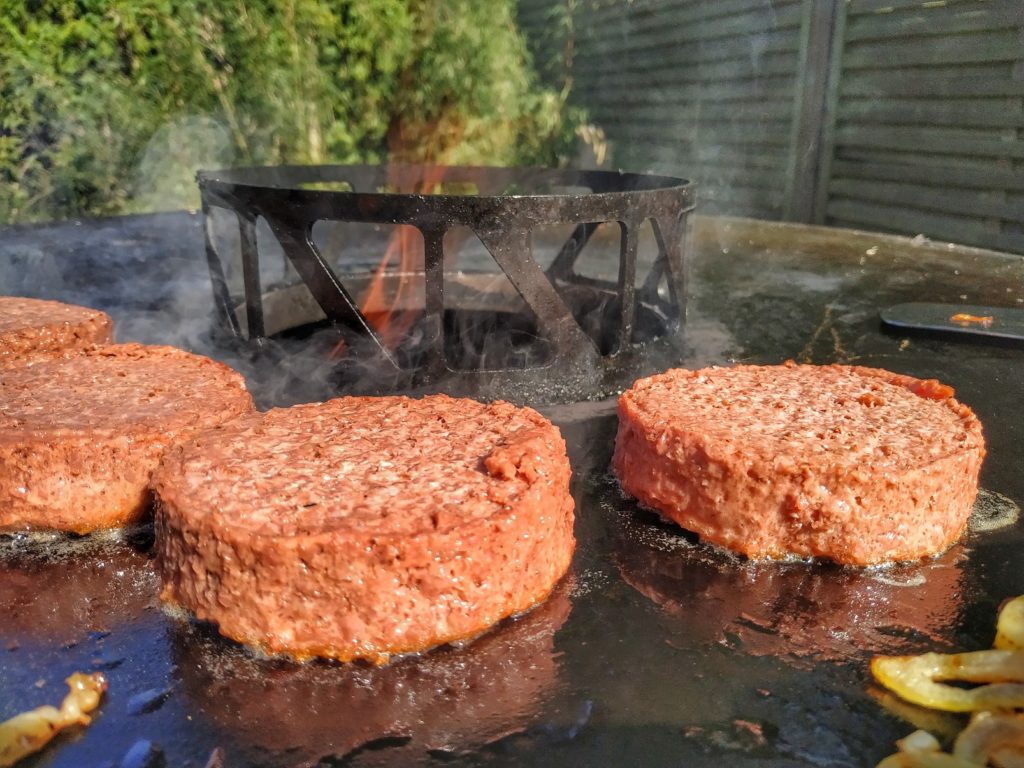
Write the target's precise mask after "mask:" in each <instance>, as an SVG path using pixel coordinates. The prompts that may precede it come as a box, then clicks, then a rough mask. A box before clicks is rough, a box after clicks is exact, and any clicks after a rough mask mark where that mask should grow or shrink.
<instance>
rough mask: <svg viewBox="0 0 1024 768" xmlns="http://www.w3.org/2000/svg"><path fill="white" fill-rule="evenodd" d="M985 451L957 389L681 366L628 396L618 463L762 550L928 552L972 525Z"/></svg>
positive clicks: (823, 370) (881, 378) (635, 480)
mask: <svg viewBox="0 0 1024 768" xmlns="http://www.w3.org/2000/svg"><path fill="white" fill-rule="evenodd" d="M984 455H985V443H984V439H983V437H982V431H981V424H980V422H979V421H978V419H977V417H976V416H975V415H974V413H973V412H972V411H971V409H970V408H968V407H967V406H966V405H963V404H961V403H959V402H957V401H956V400H955V399H954V398H953V390H952V389H951V388H950V387H948V386H946V385H944V384H941V383H939V382H937V381H934V380H920V379H915V378H912V377H910V376H902V375H899V374H896V373H890V372H889V371H884V370H880V369H874V368H862V367H856V366H844V365H829V366H815V365H796V364H794V363H787V364H786V365H777V366H754V365H737V366H734V367H727V368H706V369H703V370H683V369H678V370H671V371H668V372H666V373H663V374H660V375H657V376H652V377H650V378H646V379H641V380H639V381H637V382H636V383H635V384H634V385H633V387H632V388H631V389H630V390H629V391H627V392H626V393H625V394H623V395H622V397H621V398H620V399H619V431H618V435H617V437H616V441H615V456H614V459H613V468H614V470H615V474H616V475H617V476H618V478H619V482H620V483H621V485H622V488H623V490H624V491H626V492H627V493H629V494H631V495H633V496H635V497H636V498H637V499H638V500H639V501H640V502H641V503H642V504H644V505H645V506H647V507H650V508H652V509H654V510H656V511H658V512H659V513H661V514H662V515H663V516H665V517H666V518H668V519H670V520H672V521H674V522H676V523H678V524H679V525H681V526H682V527H683V528H686V529H688V530H691V531H693V532H695V533H697V534H700V536H701V537H702V538H703V539H705V540H706V541H709V542H711V543H713V544H717V545H720V546H723V547H726V548H728V549H731V550H734V551H736V552H739V553H741V554H744V555H746V556H747V557H751V558H785V557H793V556H795V557H823V558H828V559H830V560H833V561H835V562H838V563H843V564H846V565H870V564H874V563H880V562H885V561H893V560H915V559H919V558H922V557H926V556H929V555H934V554H937V553H939V552H942V551H943V550H945V549H947V548H948V547H949V546H950V545H951V544H953V542H955V541H956V540H957V538H958V537H959V536H960V535H961V533H962V532H963V531H964V529H965V527H966V525H967V520H968V518H969V517H970V514H971V509H972V505H973V502H974V497H975V495H976V494H977V490H978V473H979V470H980V468H981V462H982V458H983V457H984Z"/></svg>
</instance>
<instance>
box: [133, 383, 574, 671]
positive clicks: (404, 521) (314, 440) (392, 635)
mask: <svg viewBox="0 0 1024 768" xmlns="http://www.w3.org/2000/svg"><path fill="white" fill-rule="evenodd" d="M153 488H154V490H155V492H156V498H157V507H156V532H157V537H156V552H157V566H158V570H159V572H160V576H161V579H162V581H163V584H164V588H163V597H164V599H165V600H168V601H170V602H172V603H177V604H180V605H182V606H184V607H185V608H187V609H188V610H190V611H192V612H193V613H195V615H196V616H197V617H199V618H200V619H206V620H211V621H215V622H217V624H218V625H219V628H220V631H221V633H222V634H224V635H226V636H228V637H230V638H233V639H235V640H238V641H239V642H242V643H246V644H249V645H254V646H257V647H259V648H261V649H263V650H265V651H268V652H271V653H288V654H291V655H293V656H295V657H298V658H305V657H310V656H328V657H334V658H338V659H342V660H350V659H355V658H364V659H369V660H372V661H384V660H386V659H387V657H388V655H389V654H393V653H403V652H410V651H420V650H424V649H427V648H430V647H432V646H435V645H439V644H441V643H445V642H448V641H452V640H459V639H463V638H469V637H473V636H475V635H478V634H480V633H481V632H483V631H484V630H486V629H487V628H488V627H490V626H491V625H493V624H494V623H495V622H497V621H498V620H500V619H502V618H504V617H505V616H509V615H511V614H514V613H518V612H520V611H524V610H526V609H528V608H530V607H531V606H533V605H535V604H536V603H538V602H539V601H541V600H543V599H544V597H545V596H546V595H547V594H548V593H549V592H550V591H551V589H552V587H553V586H554V585H555V583H556V582H557V581H558V579H559V578H560V577H561V576H562V575H563V574H564V573H565V571H566V569H567V568H568V567H569V562H570V559H571V557H572V552H573V548H574V539H573V532H572V528H573V501H572V497H571V496H570V494H569V461H568V458H567V456H566V452H565V443H564V441H563V440H562V437H561V434H560V433H559V431H558V429H557V428H556V427H554V426H553V425H552V424H551V423H550V422H549V421H547V420H546V419H545V418H544V417H543V416H541V415H540V414H538V413H536V412H535V411H532V410H530V409H528V408H516V407H514V406H512V405H509V404H508V403H494V404H492V405H485V404H482V403H478V402H475V401H472V400H457V399H452V398H450V397H446V396H443V395H438V396H434V397H427V398H423V399H422V400H413V399H409V398H406V397H380V398H339V399H336V400H331V401H329V402H327V403H316V404H310V405H298V406H294V407H292V408H282V409H275V410H271V411H268V412H267V413H264V414H255V415H253V416H250V417H245V418H243V419H239V420H238V421H236V422H233V423H231V424H227V425H224V426H223V427H221V428H218V429H216V430H211V431H209V432H206V433H204V434H202V435H199V436H198V437H197V438H196V439H195V440H193V441H192V442H191V443H189V444H187V445H185V446H182V447H181V448H180V449H178V450H175V451H172V452H171V453H169V454H168V455H167V457H166V458H165V459H164V461H163V463H162V464H161V466H160V469H159V470H158V471H157V473H156V474H155V475H154V479H153Z"/></svg>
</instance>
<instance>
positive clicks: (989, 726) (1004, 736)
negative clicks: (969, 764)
mask: <svg viewBox="0 0 1024 768" xmlns="http://www.w3.org/2000/svg"><path fill="white" fill-rule="evenodd" d="M953 754H954V755H956V756H957V757H962V758H963V759H964V760H968V761H973V762H974V763H976V764H978V765H988V762H989V760H990V759H991V760H993V762H996V764H997V765H1003V766H1007V765H1014V764H1016V765H1024V717H1021V716H1020V715H1011V714H1006V713H999V714H984V715H981V716H978V717H975V718H974V719H973V720H972V721H971V724H970V725H968V726H967V727H966V728H965V729H964V730H963V732H962V733H961V734H960V735H959V736H958V737H957V739H956V744H955V745H954V746H953ZM1011 761H1015V762H1011Z"/></svg>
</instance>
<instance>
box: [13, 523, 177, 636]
mask: <svg viewBox="0 0 1024 768" xmlns="http://www.w3.org/2000/svg"><path fill="white" fill-rule="evenodd" d="M151 539H152V530H151V529H147V528H145V527H142V528H138V529H134V530H132V531H130V532H129V533H128V534H127V535H125V534H121V533H118V534H113V533H111V534H93V535H90V536H85V537H74V536H65V535H62V534H38V535H37V534H31V535H25V534H17V535H8V536H2V537H0V609H2V615H3V630H4V632H3V637H4V640H5V641H7V642H15V643H16V642H20V641H25V640H31V641H34V642H50V641H52V642H56V643H68V642H74V641H76V640H78V639H80V638H81V637H82V636H84V635H85V634H87V633H89V632H109V631H111V630H113V629H116V628H117V627H119V626H121V625H124V624H128V623H130V622H132V621H134V620H135V619H137V618H138V616H139V615H140V614H141V613H142V612H143V611H144V610H145V609H146V608H147V607H155V606H156V605H157V602H158V601H157V594H158V592H159V585H158V583H157V577H156V573H155V572H154V570H153V568H152V565H151V564H150V557H149V554H148V550H149V544H150V541H151Z"/></svg>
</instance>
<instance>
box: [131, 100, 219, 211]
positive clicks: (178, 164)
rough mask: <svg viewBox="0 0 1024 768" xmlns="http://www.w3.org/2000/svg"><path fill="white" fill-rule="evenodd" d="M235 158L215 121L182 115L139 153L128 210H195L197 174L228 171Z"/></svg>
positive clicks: (163, 127) (158, 133)
mask: <svg viewBox="0 0 1024 768" xmlns="http://www.w3.org/2000/svg"><path fill="white" fill-rule="evenodd" d="M234 159H235V151H234V145H233V143H232V141H231V136H230V134H229V132H228V130H227V128H225V127H224V126H223V125H222V124H221V123H220V122H218V121H217V120H215V119H213V118H211V117H207V116H203V115H185V116H183V117H179V118H177V119H176V120H173V121H171V122H169V123H165V124H164V125H163V126H162V127H161V128H160V129H159V130H157V132H156V133H154V134H153V136H152V137H151V138H150V140H149V142H148V143H147V144H146V148H145V149H144V150H143V152H142V155H141V158H140V160H139V163H138V167H137V168H136V172H135V180H134V182H135V183H134V190H135V194H134V196H133V201H132V205H131V207H132V208H133V209H134V210H138V211H174V210H181V209H182V208H186V209H191V210H195V209H196V208H197V207H198V203H199V195H198V191H197V189H196V171H198V170H200V169H202V168H227V167H229V166H230V165H231V164H232V163H233V162H234Z"/></svg>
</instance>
